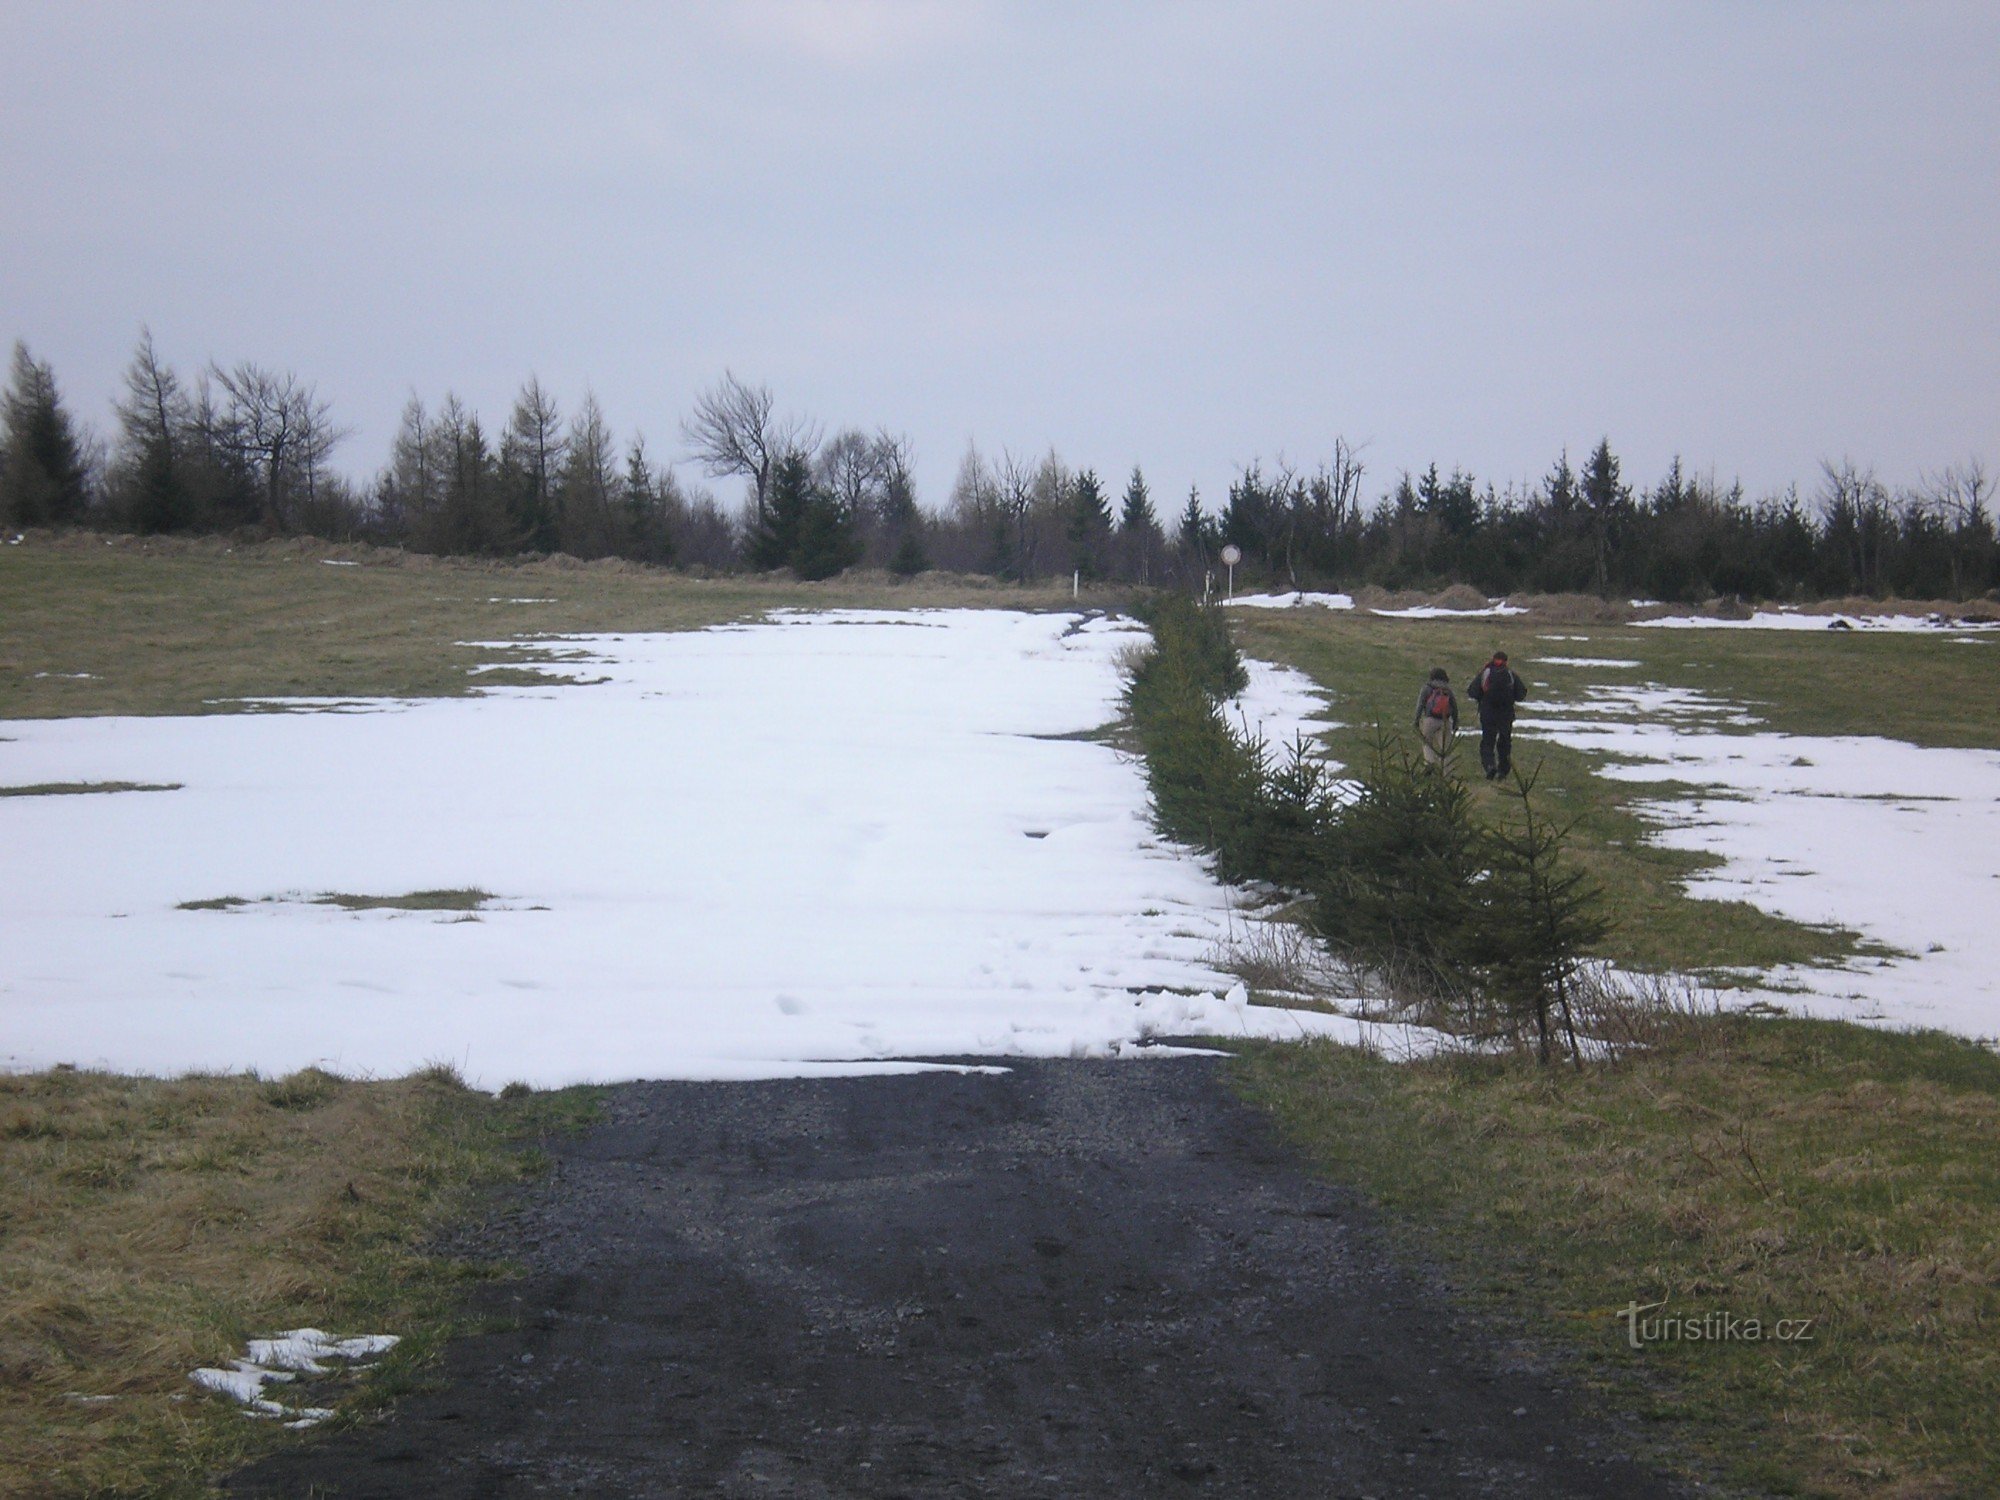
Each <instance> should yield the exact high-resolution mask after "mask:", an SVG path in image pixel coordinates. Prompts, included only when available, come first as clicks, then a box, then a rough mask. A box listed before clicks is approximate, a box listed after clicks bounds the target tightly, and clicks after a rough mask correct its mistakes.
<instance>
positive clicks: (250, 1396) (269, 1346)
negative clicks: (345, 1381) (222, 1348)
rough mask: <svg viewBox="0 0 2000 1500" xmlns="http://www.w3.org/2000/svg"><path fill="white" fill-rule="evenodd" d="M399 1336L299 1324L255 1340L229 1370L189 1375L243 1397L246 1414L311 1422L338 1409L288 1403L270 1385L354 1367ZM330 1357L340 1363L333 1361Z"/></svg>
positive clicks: (298, 1424) (390, 1345)
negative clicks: (269, 1391)
mask: <svg viewBox="0 0 2000 1500" xmlns="http://www.w3.org/2000/svg"><path fill="white" fill-rule="evenodd" d="M399 1342H400V1340H399V1339H398V1338H397V1336H396V1335H395V1334H393V1333H367V1334H361V1335H359V1336H357V1337H354V1338H345V1339H343V1338H336V1337H334V1336H333V1335H332V1334H329V1333H322V1332H321V1331H320V1330H319V1329H317V1328H294V1329H292V1330H291V1331H290V1332H288V1333H281V1334H278V1335H276V1336H275V1337H273V1338H268V1339H252V1340H250V1347H249V1351H248V1354H249V1357H248V1358H247V1359H233V1360H231V1361H230V1362H229V1368H228V1369H226V1370H216V1369H200V1370H192V1371H190V1372H189V1373H188V1379H189V1380H192V1381H193V1382H194V1383H195V1384H196V1385H198V1386H200V1387H201V1388H202V1389H203V1390H206V1391H214V1392H215V1393H216V1394H217V1395H219V1396H227V1397H228V1398H229V1399H230V1400H232V1401H236V1402H239V1403H241V1404H242V1405H243V1406H244V1407H246V1408H248V1409H247V1411H246V1412H245V1413H244V1414H245V1415H246V1416H256V1417H275V1418H278V1419H279V1420H282V1421H283V1422H284V1424H285V1425H286V1426H287V1427H311V1426H313V1425H314V1424H316V1423H319V1422H324V1421H325V1420H326V1419H327V1418H328V1417H330V1416H332V1415H333V1411H332V1409H331V1408H330V1407H324V1406H287V1405H285V1404H284V1403H283V1402H282V1401H276V1400H273V1399H272V1398H271V1397H269V1396H266V1395H265V1394H264V1388H265V1387H266V1386H268V1385H282V1384H286V1383H288V1382H290V1381H294V1380H296V1379H298V1378H299V1376H301V1375H331V1374H333V1373H335V1370H336V1369H353V1368H355V1367H356V1366H358V1365H360V1364H361V1363H362V1362H364V1361H366V1360H370V1359H374V1358H376V1357H377V1356H378V1355H382V1354H386V1353H387V1352H388V1351H389V1350H391V1349H393V1348H395V1347H396V1345H397V1344H398V1343H399ZM329 1360H334V1361H338V1362H339V1363H338V1365H332V1364H328V1363H327V1361H329Z"/></svg>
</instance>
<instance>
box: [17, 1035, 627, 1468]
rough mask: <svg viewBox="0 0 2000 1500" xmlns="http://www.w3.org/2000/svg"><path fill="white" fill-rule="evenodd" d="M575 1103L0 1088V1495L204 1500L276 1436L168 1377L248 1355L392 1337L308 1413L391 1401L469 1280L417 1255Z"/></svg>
mask: <svg viewBox="0 0 2000 1500" xmlns="http://www.w3.org/2000/svg"><path fill="white" fill-rule="evenodd" d="M586 1103H587V1100H583V1099H581V1098H579V1097H578V1096H576V1095H532V1096H528V1097H525V1098H522V1097H516V1098H515V1099H512V1100H509V1101H507V1102H504V1103H503V1102H501V1101H496V1100H492V1099H489V1098H487V1097H486V1096H484V1095H480V1094H475V1093H472V1092H470V1091H468V1090H466V1089H465V1088H464V1087H463V1086H462V1085H460V1084H459V1083H458V1082H457V1080H456V1078H455V1077H454V1076H453V1075H452V1074H451V1073H450V1072H449V1070H431V1071H429V1072H427V1073H425V1074H423V1075H419V1076H417V1077H413V1078H408V1079H403V1080H400V1081H397V1082H385V1083H358V1082H351V1081H346V1080H343V1079H339V1078H336V1077H333V1076H332V1075H330V1074H326V1073H322V1072H318V1071H316V1070H308V1071H306V1072H303V1073H298V1074H294V1075H292V1076H291V1077H289V1078H283V1079H276V1080H260V1079H258V1078H256V1077H254V1076H248V1075H230V1076H217V1077H187V1078H180V1079H171V1080H169V1079H152V1078H123V1077H113V1076H108V1075H103V1074H95V1073H86V1072H77V1071H73V1070H69V1069H58V1070H56V1071H53V1072H48V1073H40V1074H32V1075H14V1076H0V1231H4V1233H0V1494H5V1495H10V1496H13V1495H19V1496H66V1495H149V1496H150V1495H190V1496H192V1495H200V1494H205V1493H207V1492H208V1481H209V1479H210V1477H211V1476H212V1475H214V1474H215V1473H217V1472H219V1471H221V1470H223V1469H226V1468H227V1467H229V1466H231V1465H233V1464H235V1463H237V1462H240V1461H241V1460H242V1459H244V1458H245V1457H246V1456H248V1455H250V1454H251V1453H253V1452H255V1451H256V1450H257V1449H258V1448H259V1447H261V1446H263V1445H266V1444H268V1443H271V1442H274V1441H279V1440H281V1439H282V1436H283V1435H282V1432H281V1430H280V1429H278V1428H276V1427H275V1425H274V1424H272V1423H268V1422H259V1421H252V1420H249V1419H246V1418H245V1417H244V1416H243V1415H242V1414H241V1413H240V1412H239V1411H238V1410H237V1409H235V1408H234V1407H233V1405H232V1404H230V1403H228V1402H226V1401H224V1400H222V1399H221V1398H218V1397H214V1396H208V1395H204V1394H202V1393H201V1392H199V1391H198V1390H196V1388H195V1387H194V1386H193V1385H191V1384H190V1383H189V1380H188V1372H189V1371H190V1370H193V1369H195V1368H197V1367H199V1366H204V1365H209V1366H213V1365H225V1364H226V1363H227V1361H228V1360H229V1359H231V1358H233V1357H238V1356H240V1355H241V1353H242V1349H243V1344H244V1341H245V1340H246V1339H247V1338H249V1337H251V1336H253V1335H260V1334H269V1333H272V1332H275V1331H277V1330H279V1329H284V1328H293V1327H299V1326H304V1325H311V1326H315V1327H322V1328H328V1329H334V1330H337V1331H340V1332H344V1333H355V1332H367V1333H382V1332H386V1333H397V1334H402V1335H405V1343H404V1344H403V1345H402V1346H401V1347H400V1348H399V1349H398V1350H397V1351H396V1352H395V1354H394V1355H393V1356H391V1357H390V1359H389V1360H387V1361H386V1362H385V1364H384V1365H383V1367H382V1368H381V1369H380V1370H379V1371H378V1373H377V1374H375V1375H374V1376H372V1377H371V1378H370V1380H369V1381H368V1382H367V1384H366V1385H365V1386H363V1387H355V1386H354V1385H352V1384H351V1383H343V1384H341V1385H339V1386H338V1388H336V1389H334V1390H330V1391H322V1392H316V1393H315V1399H316V1400H318V1401H319V1403H320V1404H329V1403H328V1402H327V1401H326V1400H325V1399H323V1398H325V1397H327V1396H331V1397H333V1398H334V1399H335V1400H338V1401H339V1402H340V1404H341V1405H342V1406H343V1407H344V1408H346V1409H348V1410H350V1411H351V1410H353V1409H355V1408H356V1407H357V1406H365V1405H366V1404H368V1403H369V1402H371V1401H375V1400H380V1399H385V1398H386V1396H387V1395H389V1394H391V1393H393V1392H394V1391H395V1390H396V1389H398V1388H402V1387H406V1386H407V1385H408V1384H409V1383H410V1382H411V1381H412V1380H413V1379H414V1378H416V1372H418V1371H420V1370H421V1368H422V1367H423V1365H424V1364H425V1362H426V1361H427V1360H428V1359H429V1358H431V1356H432V1355H433V1353H434V1352H435V1350H436V1348H437V1345H438V1342H439V1340H440V1338H441V1337H442V1335H443V1333H444V1331H445V1330H446V1329H447V1328H448V1327H449V1324H450V1317H451V1312H450V1309H451V1303H452V1295H451V1294H452V1289H453V1286H454V1283H455V1282H456V1281H458V1280H460V1279H461V1278H462V1276H463V1275H464V1274H465V1272H464V1270H463V1268H458V1267H454V1266H452V1265H449V1264H447V1263H444V1262H442V1261H439V1260H437V1259H434V1258H431V1257H429V1256H427V1255H426V1254H425V1253H424V1249H423V1241H424V1237H425V1235H426V1234H427V1233H428V1231H429V1230H430V1228H431V1227H432V1226H434V1225H435V1224H437V1223H438V1222H440V1220H441V1218H442V1217H443V1216H445V1215H447V1214H448V1213H450V1212H451V1211H453V1210H454V1209H457V1208H459V1207H461V1206H463V1205H464V1204H465V1202H466V1201H467V1198H468V1195H469V1194H470V1193H472V1192H473V1191H475V1190H476V1189H477V1187H478V1186H479V1185H480V1184H485V1183H493V1182H496V1181H502V1180H506V1179H509V1178H513V1177H517V1176H519V1175H521V1174H522V1173H524V1172H526V1171H529V1170H531V1169H532V1166H533V1158H532V1156H530V1155H524V1154H522V1153H520V1152H518V1151H515V1150H512V1149H510V1148H509V1145H508V1142H509V1140H510V1139H512V1138H514V1137H515V1136H517V1135H518V1134H519V1133H520V1132H522V1131H525V1130H528V1129H530V1128H532V1127H535V1126H537V1125H540V1124H548V1123H551V1122H554V1121H556V1120H557V1119H558V1118H559V1117H560V1116H561V1114H562V1113H563V1112H564V1111H565V1110H569V1111H574V1110H576V1109H578V1108H581V1107H583V1106H584V1105H585V1104H586Z"/></svg>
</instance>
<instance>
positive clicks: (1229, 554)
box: [1222, 542, 1243, 599]
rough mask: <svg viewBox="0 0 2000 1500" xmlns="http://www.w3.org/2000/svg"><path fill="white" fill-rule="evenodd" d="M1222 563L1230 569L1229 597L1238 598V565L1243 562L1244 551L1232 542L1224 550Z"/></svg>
mask: <svg viewBox="0 0 2000 1500" xmlns="http://www.w3.org/2000/svg"><path fill="white" fill-rule="evenodd" d="M1222 561H1223V563H1224V564H1225V565H1226V566H1227V567H1228V569H1229V597H1230V598H1232V599H1234V598H1235V597H1236V565H1237V564H1238V563H1240V562H1242V561H1243V549H1242V548H1241V547H1239V546H1237V545H1236V544H1235V543H1234V542H1231V543H1230V544H1229V545H1228V546H1227V547H1224V548H1223V549H1222Z"/></svg>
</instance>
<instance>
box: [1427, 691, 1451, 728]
mask: <svg viewBox="0 0 2000 1500" xmlns="http://www.w3.org/2000/svg"><path fill="white" fill-rule="evenodd" d="M1451 707H1452V704H1451V689H1450V688H1448V687H1446V686H1445V685H1444V684H1443V683H1442V682H1434V683H1432V684H1431V690H1430V692H1429V693H1428V694H1427V695H1426V696H1425V698H1424V717H1426V718H1430V719H1449V718H1450V717H1451Z"/></svg>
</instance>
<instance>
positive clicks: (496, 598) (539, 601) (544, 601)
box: [486, 594, 556, 604]
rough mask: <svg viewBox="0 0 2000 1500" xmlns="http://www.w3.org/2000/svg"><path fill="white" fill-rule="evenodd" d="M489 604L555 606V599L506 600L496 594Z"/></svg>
mask: <svg viewBox="0 0 2000 1500" xmlns="http://www.w3.org/2000/svg"><path fill="white" fill-rule="evenodd" d="M486 602H487V603H488V604H554V603H555V602H556V601H555V600H553V599H506V598H502V597H501V596H500V595H498V594H496V595H494V596H493V597H491V598H489V599H488V600H487V601H486Z"/></svg>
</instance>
